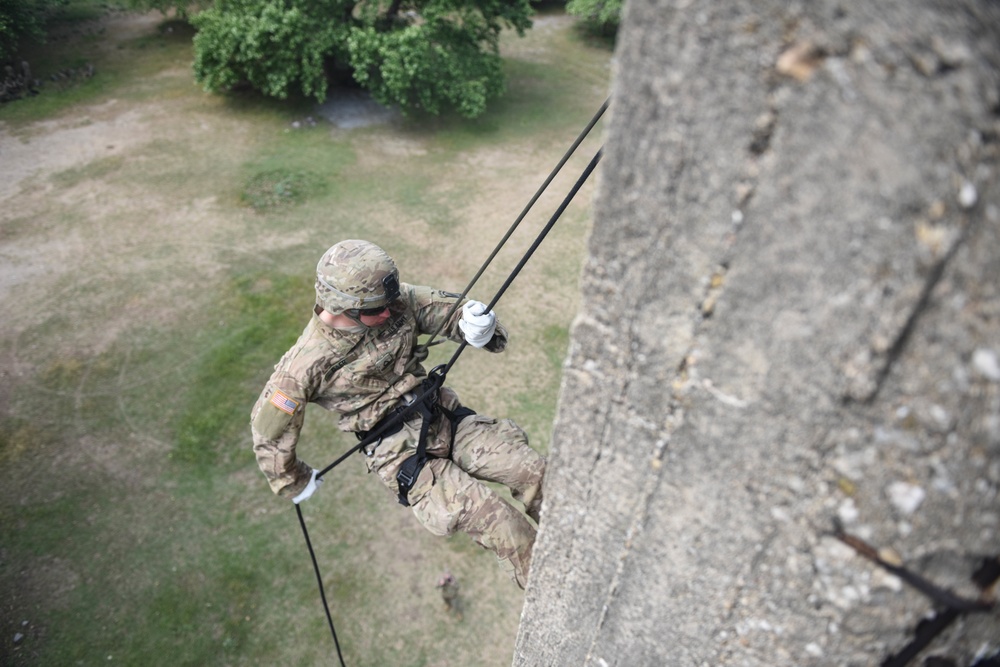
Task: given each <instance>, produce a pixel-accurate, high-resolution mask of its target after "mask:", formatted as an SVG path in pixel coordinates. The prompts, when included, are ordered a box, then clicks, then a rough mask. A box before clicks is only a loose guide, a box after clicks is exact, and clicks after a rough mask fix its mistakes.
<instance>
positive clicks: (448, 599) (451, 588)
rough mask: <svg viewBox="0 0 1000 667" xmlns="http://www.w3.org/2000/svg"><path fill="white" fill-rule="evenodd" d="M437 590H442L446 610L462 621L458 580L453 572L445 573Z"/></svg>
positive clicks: (439, 581)
mask: <svg viewBox="0 0 1000 667" xmlns="http://www.w3.org/2000/svg"><path fill="white" fill-rule="evenodd" d="M437 588H440V589H441V599H442V600H443V601H444V610H445V611H447V612H450V613H452V614H454V615H455V618H457V619H458V620H460V621H461V620H462V602H461V600H459V598H458V579H456V578H455V575H453V574H452V573H451V572H445V573H444V575H442V576H441V578H440V579H438V582H437Z"/></svg>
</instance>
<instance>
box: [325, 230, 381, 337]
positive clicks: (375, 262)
mask: <svg viewBox="0 0 1000 667" xmlns="http://www.w3.org/2000/svg"><path fill="white" fill-rule="evenodd" d="M397 298H399V271H398V270H397V269H396V264H395V262H393V261H392V257H389V254H388V253H386V251H384V250H382V248H379V247H378V246H377V245H375V244H374V243H370V242H368V241H357V240H350V241H341V242H340V243H337V244H336V245H334V246H333V247H331V248H330V249H329V250H327V251H326V252H325V253H324V254H323V257H322V258H321V259H320V260H319V264H317V265H316V303H317V304H318V305H319V306H320V307H321V308H322V309H323V310H325V311H327V312H328V313H330V314H331V315H340V314H343V315H346V316H347V317H349V318H350V319H352V320H354V321H355V322H358V323H360V324H363V325H365V326H375V325H377V324H381V323H383V322H385V320H386V319H388V317H389V315H388V311H387V309H388V307H389V304H390V303H392V302H393V301H395V300H396V299H397ZM379 320H381V321H379Z"/></svg>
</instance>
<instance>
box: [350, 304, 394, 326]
mask: <svg viewBox="0 0 1000 667" xmlns="http://www.w3.org/2000/svg"><path fill="white" fill-rule="evenodd" d="M390 317H392V313H390V312H389V307H388V306H386V307H385V308H383V309H382V312H381V313H379V314H378V315H358V319H359V320H360V321H361V324H363V325H365V326H366V327H380V326H382V325H383V324H385V323H386V322H388V321H389V318H390Z"/></svg>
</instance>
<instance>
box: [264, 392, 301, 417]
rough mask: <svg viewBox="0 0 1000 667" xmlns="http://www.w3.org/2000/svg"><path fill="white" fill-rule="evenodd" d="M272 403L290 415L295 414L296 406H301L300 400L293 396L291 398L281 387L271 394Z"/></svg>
mask: <svg viewBox="0 0 1000 667" xmlns="http://www.w3.org/2000/svg"><path fill="white" fill-rule="evenodd" d="M270 400H271V405H273V406H274V407H276V408H278V409H279V410H281V411H282V412H286V413H288V414H290V415H294V414H295V410H296V408H298V407H299V402H298V401H296V400H295V399H293V398H289V397H288V396H287V395H286V394H285V392H283V391H281V390H280V389H276V390H275V391H274V393H273V394H271V399H270Z"/></svg>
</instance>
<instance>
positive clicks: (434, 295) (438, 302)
mask: <svg viewBox="0 0 1000 667" xmlns="http://www.w3.org/2000/svg"><path fill="white" fill-rule="evenodd" d="M402 293H403V295H404V298H406V299H408V300H409V302H410V307H411V308H413V310H414V312H415V313H416V316H417V323H418V325H419V326H420V332H421V333H431V332H434V331H437V330H438V329H439V328H440V331H441V335H443V336H445V337H447V338H448V339H450V340H452V341H454V342H456V343H461V342H462V341H464V340H465V336H464V335H463V334H462V330H461V329H459V328H458V322H459V320H461V319H462V308H461V306H459V307H458V308H455V310H454V312H452V313H451V317H448V313H449V312H451V310H452V308H453V307H454V305H455V302H456V301H457V300H458V295H457V294H453V293H451V292H445V291H442V290H437V289H432V288H430V287H414V286H412V285H403V289H402ZM463 303H464V301H463ZM507 338H508V334H507V328H506V327H505V326H504V325H503V324H501V322H500V318H497V328H496V331H495V332H494V334H493V338H492V339H491V340H490V342H489V343H487V344H486V345H485V346H484V347H483V349H484V350H487V351H489V352H503V351H504V349H505V348H506V347H507Z"/></svg>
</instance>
